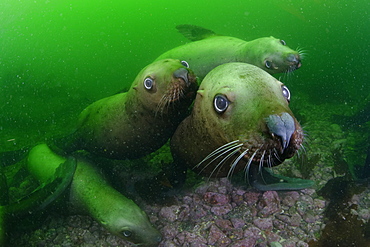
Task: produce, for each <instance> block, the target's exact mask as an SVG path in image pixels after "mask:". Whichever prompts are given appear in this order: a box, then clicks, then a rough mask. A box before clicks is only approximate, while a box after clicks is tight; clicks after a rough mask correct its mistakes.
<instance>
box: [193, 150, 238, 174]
mask: <svg viewBox="0 0 370 247" xmlns="http://www.w3.org/2000/svg"><path fill="white" fill-rule="evenodd" d="M241 145H242V144H238V145H234V146H232V147H231V148H229V149H227V150H225V151H224V152H222V153H220V154H219V155H217V156H216V157H215V158H213V159H212V160H211V161H210V162H208V163H207V165H205V166H204V167H203V168H202V169H201V170H200V172H199V174H200V173H202V172H203V170H204V169H206V168H207V167H208V166H209V165H210V164H212V163H213V162H214V161H215V160H217V159H218V158H220V157H222V155H225V154H227V153H228V152H230V151H232V150H233V149H239V147H240V146H241ZM216 154H217V153H216ZM216 154H215V155H216ZM211 157H213V156H211ZM211 157H209V158H211ZM202 162H203V161H202ZM199 166H200V163H198V164H197V165H196V166H195V167H194V168H196V167H199Z"/></svg>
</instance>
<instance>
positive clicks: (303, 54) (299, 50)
mask: <svg viewBox="0 0 370 247" xmlns="http://www.w3.org/2000/svg"><path fill="white" fill-rule="evenodd" d="M296 51H297V52H298V54H299V56H300V57H301V59H304V58H305V57H306V55H307V50H304V49H303V48H302V47H299V46H298V47H297V49H296Z"/></svg>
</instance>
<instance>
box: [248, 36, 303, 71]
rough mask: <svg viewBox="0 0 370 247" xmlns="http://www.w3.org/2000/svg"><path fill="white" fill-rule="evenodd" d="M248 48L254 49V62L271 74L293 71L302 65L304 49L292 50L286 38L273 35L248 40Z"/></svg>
mask: <svg viewBox="0 0 370 247" xmlns="http://www.w3.org/2000/svg"><path fill="white" fill-rule="evenodd" d="M248 49H251V50H253V54H254V58H253V61H254V63H253V64H254V65H257V66H258V67H260V68H262V69H264V70H265V71H267V72H268V73H269V74H275V73H285V72H292V71H294V70H296V69H299V68H300V67H301V65H302V64H301V59H302V55H303V53H302V51H295V50H292V49H291V48H289V47H288V46H287V45H286V42H285V41H284V40H282V39H276V38H274V37H272V36H271V37H264V38H259V39H255V40H253V41H250V42H248Z"/></svg>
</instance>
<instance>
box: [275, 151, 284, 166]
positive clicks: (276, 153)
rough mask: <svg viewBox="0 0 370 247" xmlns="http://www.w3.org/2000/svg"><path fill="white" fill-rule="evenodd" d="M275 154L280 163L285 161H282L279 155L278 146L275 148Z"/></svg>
mask: <svg viewBox="0 0 370 247" xmlns="http://www.w3.org/2000/svg"><path fill="white" fill-rule="evenodd" d="M274 156H275V158H276V159H277V160H278V161H279V162H280V163H283V161H282V160H280V157H279V155H278V152H277V150H276V148H274Z"/></svg>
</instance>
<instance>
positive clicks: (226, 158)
mask: <svg viewBox="0 0 370 247" xmlns="http://www.w3.org/2000/svg"><path fill="white" fill-rule="evenodd" d="M239 150H240V148H237V149H235V150H234V151H232V152H231V153H229V154H228V155H226V157H225V158H223V159H222V160H221V161H220V162H219V163H218V164H217V165H216V167H215V168H214V169H213V170H212V172H211V174H210V175H209V177H212V175H213V173H214V172H215V171H216V170H217V168H219V167H220V166H222V165H223V164H224V163H225V161H227V160H228V159H229V158H230V157H231V156H233V155H234V154H235V153H237V152H239Z"/></svg>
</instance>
